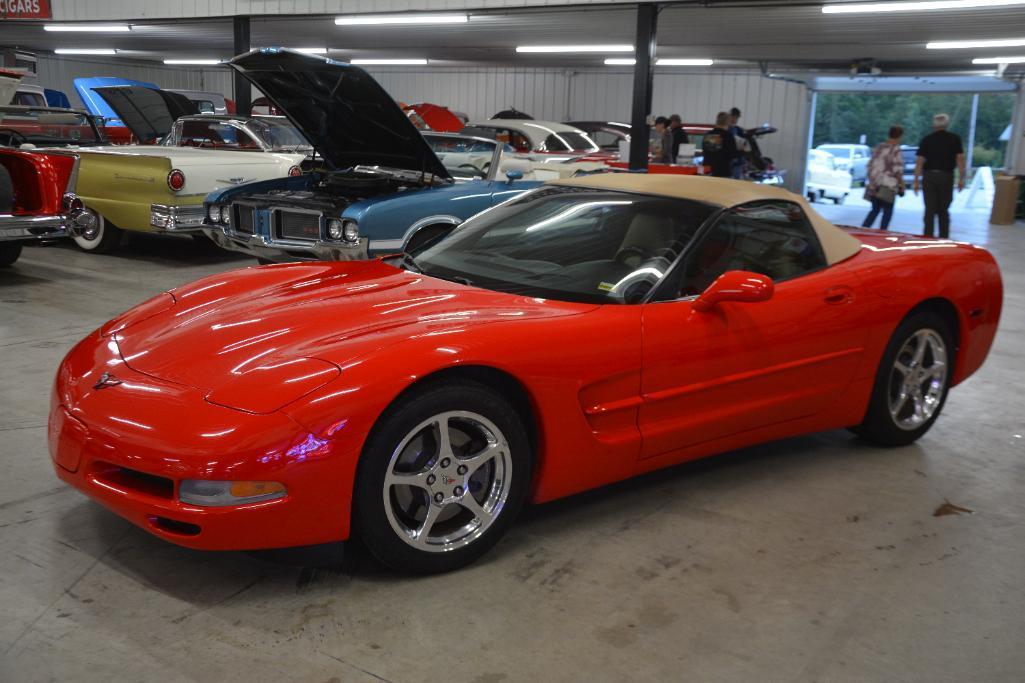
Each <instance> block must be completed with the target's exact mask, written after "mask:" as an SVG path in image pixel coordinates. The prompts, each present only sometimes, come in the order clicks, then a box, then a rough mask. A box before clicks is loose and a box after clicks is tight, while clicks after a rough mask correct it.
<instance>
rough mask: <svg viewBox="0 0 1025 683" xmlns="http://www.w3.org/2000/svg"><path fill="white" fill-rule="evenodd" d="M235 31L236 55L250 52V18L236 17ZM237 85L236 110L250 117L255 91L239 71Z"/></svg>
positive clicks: (236, 76)
mask: <svg viewBox="0 0 1025 683" xmlns="http://www.w3.org/2000/svg"><path fill="white" fill-rule="evenodd" d="M233 24H234V29H235V54H236V55H240V54H243V53H245V52H249V50H250V47H249V17H234V21H233ZM234 78H235V81H234V85H235V109H236V111H238V113H239V114H241V115H246V116H248V115H249V110H250V109H251V108H252V105H253V90H252V86H250V84H249V81H247V80H246V79H245V78H243V77H242V75H241V74H239V73H238V72H237V71H236V72H235V73H234Z"/></svg>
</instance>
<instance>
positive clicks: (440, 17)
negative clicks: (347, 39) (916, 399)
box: [335, 14, 470, 26]
mask: <svg viewBox="0 0 1025 683" xmlns="http://www.w3.org/2000/svg"><path fill="white" fill-rule="evenodd" d="M469 20H470V18H469V17H468V16H467V15H465V14H365V15H355V16H346V17H338V18H337V19H335V24H336V25H338V26H401V25H410V24H465V23H466V22H467V21H469Z"/></svg>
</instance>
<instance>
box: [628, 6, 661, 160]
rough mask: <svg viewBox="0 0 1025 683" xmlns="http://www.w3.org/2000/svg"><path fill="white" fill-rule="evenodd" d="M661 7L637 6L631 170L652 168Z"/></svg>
mask: <svg viewBox="0 0 1025 683" xmlns="http://www.w3.org/2000/svg"><path fill="white" fill-rule="evenodd" d="M657 31H658V5H655V4H653V3H648V4H644V5H637V39H636V40H635V41H634V57H635V59H636V61H635V62H634V91H633V109H632V114H631V116H630V170H641V171H643V170H645V169H647V168H648V135H649V133H648V114H649V113H651V94H652V88H653V84H654V79H655V71H654V67H655V46H656V45H655V42H656V41H655V37H656V33H657Z"/></svg>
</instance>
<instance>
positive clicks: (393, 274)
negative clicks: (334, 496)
mask: <svg viewBox="0 0 1025 683" xmlns="http://www.w3.org/2000/svg"><path fill="white" fill-rule="evenodd" d="M596 307H597V306H596V305H593V304H576V303H565V302H558V301H550V300H545V299H535V298H531V297H523V296H515V295H510V294H503V293H499V292H493V291H489V290H482V289H478V288H475V287H469V286H465V285H461V284H456V283H452V282H448V281H445V280H439V279H436V278H431V277H427V276H424V275H419V274H415V273H411V272H407V271H403V270H399V269H397V268H394V267H392V266H389V265H387V264H385V263H382V262H381V261H362V262H359V261H353V262H310V263H295V264H283V265H279V266H265V267H262V268H247V269H244V270H240V271H234V272H229V273H222V274H219V275H215V276H211V277H208V278H205V279H203V280H200V281H198V282H195V283H192V284H190V285H186V286H184V287H181V288H179V289H175V290H172V291H171V292H169V293H167V294H162V295H159V296H157V297H155V298H153V299H151V300H149V301H147V302H145V303H143V304H141V305H139V306H137V307H136V308H134V309H131V310H129V311H128V312H126V313H125V314H123V315H121V316H120V317H118V318H115V319H114V320H112V321H110V322H109V323H107V325H105V326H104V328H103V333H104V334H107V335H112V336H114V337H115V338H116V340H117V346H118V349H119V351H120V354H121V356H122V358H123V359H124V361H125V363H126V364H127V365H129V366H130V367H131V368H132V369H134V370H136V371H138V372H142V373H144V374H147V375H150V376H153V377H156V378H159V379H162V380H165V381H170V382H174V383H178V384H182V385H186V386H190V387H195V388H199V389H204V390H208V391H214V390H216V389H218V388H219V387H223V386H225V385H226V384H227V383H229V382H239V381H243V378H244V377H245V376H246V375H247V374H252V373H256V374H255V375H253V376H254V377H259V376H261V373H263V374H262V376H263V377H271V376H272V375H273V376H275V377H279V378H280V377H282V376H284V375H282V373H285V374H288V373H291V374H292V375H295V377H291V376H289V377H287V378H286V379H279V380H278V381H279V382H281V383H283V384H285V385H287V384H295V383H296V382H298V383H300V384H302V383H303V382H306V381H310V377H309V376H311V375H313V376H316V378H322V379H323V378H326V379H328V380H329V379H330V377H329V375H330V373H328V375H325V374H323V373H324V372H325V371H326V368H325V367H324V366H323V363H330V364H332V365H333V366H334V367H335V368H342V367H344V366H345V365H346V364H347V363H349V362H351V361H353V360H355V359H356V358H359V357H362V356H365V355H366V354H368V353H372V352H373V351H376V350H378V349H381V348H384V347H387V346H391V345H393V344H397V343H400V342H402V341H404V340H408V339H412V338H415V337H420V336H423V335H434V334H444V333H446V332H450V331H459V333H460V334H464V335H465V334H472V332H473V329H474V328H475V327H477V326H479V325H485V324H491V323H496V322H507V323H510V324H515V322H516V321H521V320H525V319H537V318H546V317H560V316H568V315H574V314H579V313H583V312H586V311H589V310H593V309H594V308H596ZM302 359H315V360H317V361H321V363H315V364H313V365H310V364H304V363H300V362H298V361H300V360H302ZM283 367H284V368H286V369H285V370H281V368H283ZM386 370H387V368H382V371H386ZM271 371H273V372H271ZM317 381H319V380H317ZM322 384H323V381H319V383H318V384H317V386H320V385H322ZM254 386H259V385H254ZM313 388H316V387H313ZM311 390H312V389H311ZM268 391H270V389H269V388H268ZM253 412H259V411H253Z"/></svg>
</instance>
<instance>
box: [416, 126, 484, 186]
mask: <svg viewBox="0 0 1025 683" xmlns="http://www.w3.org/2000/svg"><path fill="white" fill-rule="evenodd" d="M424 139H425V140H427V144H428V145H430V147H431V149H432V150H434V154H435V155H437V157H438V158H439V159H441V164H442V165H443V166H444V167H445V170H447V171H448V172H449V175H451V176H452V177H453V178H486V177H487V176H488V173H489V171H490V170H491V162H492V161H493V160H494V157H495V148H496V147H497V146H498V143H497V142H493V141H491V140H479V139H476V138H472V137H467V136H463V135H429V134H425V135H424Z"/></svg>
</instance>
